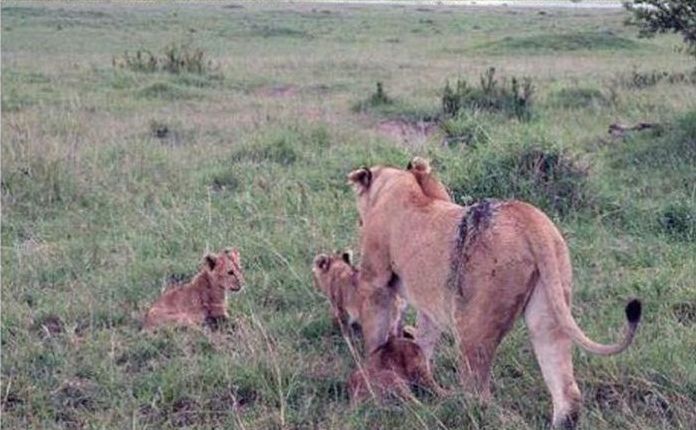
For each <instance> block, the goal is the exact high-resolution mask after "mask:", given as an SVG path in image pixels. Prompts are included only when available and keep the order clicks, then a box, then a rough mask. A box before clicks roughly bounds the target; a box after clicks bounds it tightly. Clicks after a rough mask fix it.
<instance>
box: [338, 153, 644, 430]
mask: <svg viewBox="0 0 696 430" xmlns="http://www.w3.org/2000/svg"><path fill="white" fill-rule="evenodd" d="M414 166H416V167H417V169H416V170H420V171H422V172H427V173H428V175H427V176H425V175H421V176H422V177H419V175H418V174H414V173H413V172H412V170H413V167H414ZM423 179H426V180H427V181H426V182H424V181H423ZM348 180H349V182H350V183H351V184H353V186H354V189H355V192H356V197H357V207H358V214H359V217H360V225H361V234H360V240H361V250H360V254H361V256H362V260H361V264H360V275H359V278H360V279H359V286H358V294H359V295H360V296H362V297H364V299H363V301H362V303H363V306H362V309H361V310H360V322H361V324H362V329H363V335H364V337H365V342H366V347H367V350H368V351H370V350H375V349H377V348H378V347H379V346H380V345H383V344H384V343H385V342H386V341H387V338H388V335H389V329H390V327H391V325H392V324H393V323H392V321H390V320H389V313H388V312H384V311H383V309H388V308H389V307H390V306H391V304H390V301H393V300H394V299H395V296H396V295H399V296H402V297H405V298H406V299H407V300H408V302H409V304H410V305H411V306H413V307H414V308H415V309H416V311H417V312H418V314H419V318H418V333H417V337H416V342H418V344H419V345H420V346H421V347H422V348H423V352H424V353H425V356H426V359H427V360H430V358H431V356H432V353H433V348H434V346H435V344H436V341H437V339H438V338H439V336H440V333H441V331H442V330H444V329H448V330H451V331H452V332H453V334H455V336H457V340H458V345H459V347H460V351H461V353H460V357H461V362H460V366H459V369H460V374H461V377H462V383H463V384H464V385H465V386H468V387H470V388H472V389H473V390H475V391H477V392H478V393H480V394H481V396H482V397H483V398H484V399H486V398H488V397H490V388H489V385H490V382H489V379H490V370H491V365H492V362H493V357H494V355H495V351H496V349H497V347H498V344H499V343H500V341H501V340H502V338H503V337H504V336H505V335H506V334H507V332H508V331H509V330H510V328H511V327H512V326H513V323H514V322H515V319H516V318H517V317H518V316H519V315H520V314H523V315H524V319H525V322H526V323H527V327H528V329H529V333H530V337H531V341H532V345H533V347H534V352H535V354H536V357H537V360H538V362H539V366H540V367H541V371H542V375H543V377H544V380H545V382H546V385H547V386H548V389H549V391H550V392H551V397H552V400H553V425H554V426H573V425H575V423H576V420H577V417H578V414H579V411H580V404H581V399H582V397H581V394H580V390H579V389H578V386H577V383H576V382H575V378H574V376H573V363H572V344H573V343H577V344H578V345H580V346H581V347H583V348H584V349H586V350H587V351H590V352H593V353H596V354H600V355H610V354H616V353H619V352H621V351H623V350H624V349H626V348H627V347H628V345H630V343H631V342H632V340H633V336H634V335H635V332H636V329H637V326H638V323H639V321H640V316H641V304H640V302H639V301H638V300H632V301H630V302H629V303H628V305H627V306H626V310H625V311H626V319H627V325H626V330H625V333H624V336H623V338H622V339H621V341H619V342H618V343H616V344H610V345H603V344H599V343H597V342H594V341H592V340H591V339H589V338H588V337H587V336H586V335H585V333H584V332H583V331H582V329H580V327H578V325H577V323H576V322H575V320H574V319H573V316H572V314H571V312H570V309H571V308H570V298H571V287H572V267H571V262H570V255H569V252H568V247H567V245H566V243H565V240H563V236H562V235H561V233H560V232H559V231H558V229H557V228H556V226H555V225H554V224H553V222H552V221H551V220H550V219H549V218H548V217H547V216H546V215H545V214H544V213H543V212H541V211H540V210H539V209H537V208H535V207H533V206H531V205H529V204H526V203H523V202H519V201H505V202H492V201H486V202H482V203H480V204H476V205H472V206H468V207H462V206H459V205H456V204H454V203H452V202H450V201H447V199H446V197H447V195H446V192H444V193H442V192H440V191H438V190H442V189H444V187H442V186H441V185H440V186H437V184H435V182H433V181H436V179H435V178H434V176H433V175H432V174H431V173H430V169H429V166H428V165H425V164H424V163H423V160H418V163H415V164H414V163H412V165H411V166H409V169H407V170H402V169H398V168H391V167H384V166H374V167H371V168H361V169H358V170H355V171H353V172H351V173H350V174H349V175H348ZM424 184H425V185H424ZM395 277H396V278H397V279H399V280H400V282H399V286H400V287H399V290H398V291H397V292H396V294H394V293H393V292H392V288H391V287H390V284H391V283H392V282H393V281H392V280H393V279H394V278H395Z"/></svg>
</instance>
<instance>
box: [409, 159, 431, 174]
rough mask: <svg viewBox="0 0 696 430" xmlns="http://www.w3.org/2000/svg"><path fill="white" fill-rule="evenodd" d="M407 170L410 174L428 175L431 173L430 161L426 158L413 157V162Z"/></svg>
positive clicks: (410, 162)
mask: <svg viewBox="0 0 696 430" xmlns="http://www.w3.org/2000/svg"><path fill="white" fill-rule="evenodd" d="M406 170H408V171H410V172H418V173H423V174H426V175H427V174H428V173H430V171H431V169H430V163H429V162H428V160H426V159H425V158H421V157H413V159H412V160H411V161H409V162H408V166H406Z"/></svg>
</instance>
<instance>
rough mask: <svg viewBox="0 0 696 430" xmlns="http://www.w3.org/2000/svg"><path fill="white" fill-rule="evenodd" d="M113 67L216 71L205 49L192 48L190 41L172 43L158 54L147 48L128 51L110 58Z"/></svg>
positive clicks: (205, 73)
mask: <svg viewBox="0 0 696 430" xmlns="http://www.w3.org/2000/svg"><path fill="white" fill-rule="evenodd" d="M112 65H113V67H114V68H122V69H128V70H132V71H134V72H149V73H152V72H168V73H173V74H181V73H191V74H198V75H207V74H213V73H215V72H217V71H218V70H217V67H216V66H215V65H214V64H213V61H212V60H208V59H207V58H206V54H205V51H204V50H203V49H201V48H194V47H193V46H192V45H191V44H190V43H180V44H177V43H172V44H170V45H168V46H166V47H165V48H164V50H163V51H162V53H161V54H160V55H156V54H153V53H152V52H151V51H149V50H147V49H138V50H137V51H135V54H131V53H129V52H128V51H126V52H124V53H123V55H121V56H117V57H114V58H113V59H112Z"/></svg>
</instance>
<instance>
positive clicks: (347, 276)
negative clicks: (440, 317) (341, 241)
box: [312, 251, 407, 335]
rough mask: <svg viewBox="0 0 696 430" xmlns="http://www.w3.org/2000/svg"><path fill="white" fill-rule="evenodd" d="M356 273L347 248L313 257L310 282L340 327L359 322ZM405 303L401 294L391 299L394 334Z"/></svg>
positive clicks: (396, 332)
mask: <svg viewBox="0 0 696 430" xmlns="http://www.w3.org/2000/svg"><path fill="white" fill-rule="evenodd" d="M358 275H359V272H358V269H356V268H355V266H353V264H352V262H351V253H350V252H349V251H346V252H342V253H338V252H336V253H334V254H331V255H326V254H319V255H317V256H316V257H314V263H313V264H312V276H313V278H314V285H315V287H316V288H317V289H319V290H320V291H321V292H322V293H324V295H326V297H327V298H328V299H329V303H330V305H331V315H332V317H333V320H334V322H335V323H336V324H339V325H341V326H342V327H343V328H344V329H347V328H348V327H349V326H351V325H355V324H358V325H359V324H360V320H359V319H360V309H361V308H362V301H363V297H362V296H361V295H359V294H358V293H357V289H358ZM406 306H407V303H406V301H405V300H403V299H401V298H396V299H395V300H394V301H393V302H392V306H390V308H389V313H390V319H391V320H392V321H394V324H393V326H392V328H391V329H390V333H392V334H395V335H398V334H400V333H401V332H402V330H403V317H404V311H405V309H406Z"/></svg>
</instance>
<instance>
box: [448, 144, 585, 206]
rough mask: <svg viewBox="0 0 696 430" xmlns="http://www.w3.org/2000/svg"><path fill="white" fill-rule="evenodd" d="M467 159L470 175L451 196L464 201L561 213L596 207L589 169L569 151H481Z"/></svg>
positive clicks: (535, 146) (543, 148) (545, 147)
mask: <svg viewBox="0 0 696 430" xmlns="http://www.w3.org/2000/svg"><path fill="white" fill-rule="evenodd" d="M469 157H470V159H469V160H468V166H466V168H465V169H466V175H465V176H464V177H460V178H455V179H454V181H453V187H452V192H453V195H454V197H455V200H456V201H458V202H460V203H465V204H466V203H468V202H469V201H470V200H472V199H473V200H477V199H482V198H488V197H490V196H496V197H498V198H516V199H520V200H525V201H528V202H530V203H532V204H534V205H536V206H539V207H540V208H542V209H543V210H545V211H549V212H553V213H557V214H560V215H567V214H570V213H571V212H577V211H583V210H586V209H591V208H593V207H594V206H595V197H594V193H593V192H592V190H591V186H590V183H589V170H588V168H587V167H585V166H584V165H583V164H582V163H580V162H579V161H577V160H576V159H575V158H574V157H572V156H570V155H569V154H568V153H567V152H566V151H563V150H560V149H556V148H553V147H549V146H548V145H538V144H533V145H529V146H522V147H518V148H511V149H505V150H503V149H501V148H483V147H482V150H481V151H480V152H479V151H477V152H476V153H472V154H470V155H469Z"/></svg>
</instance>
